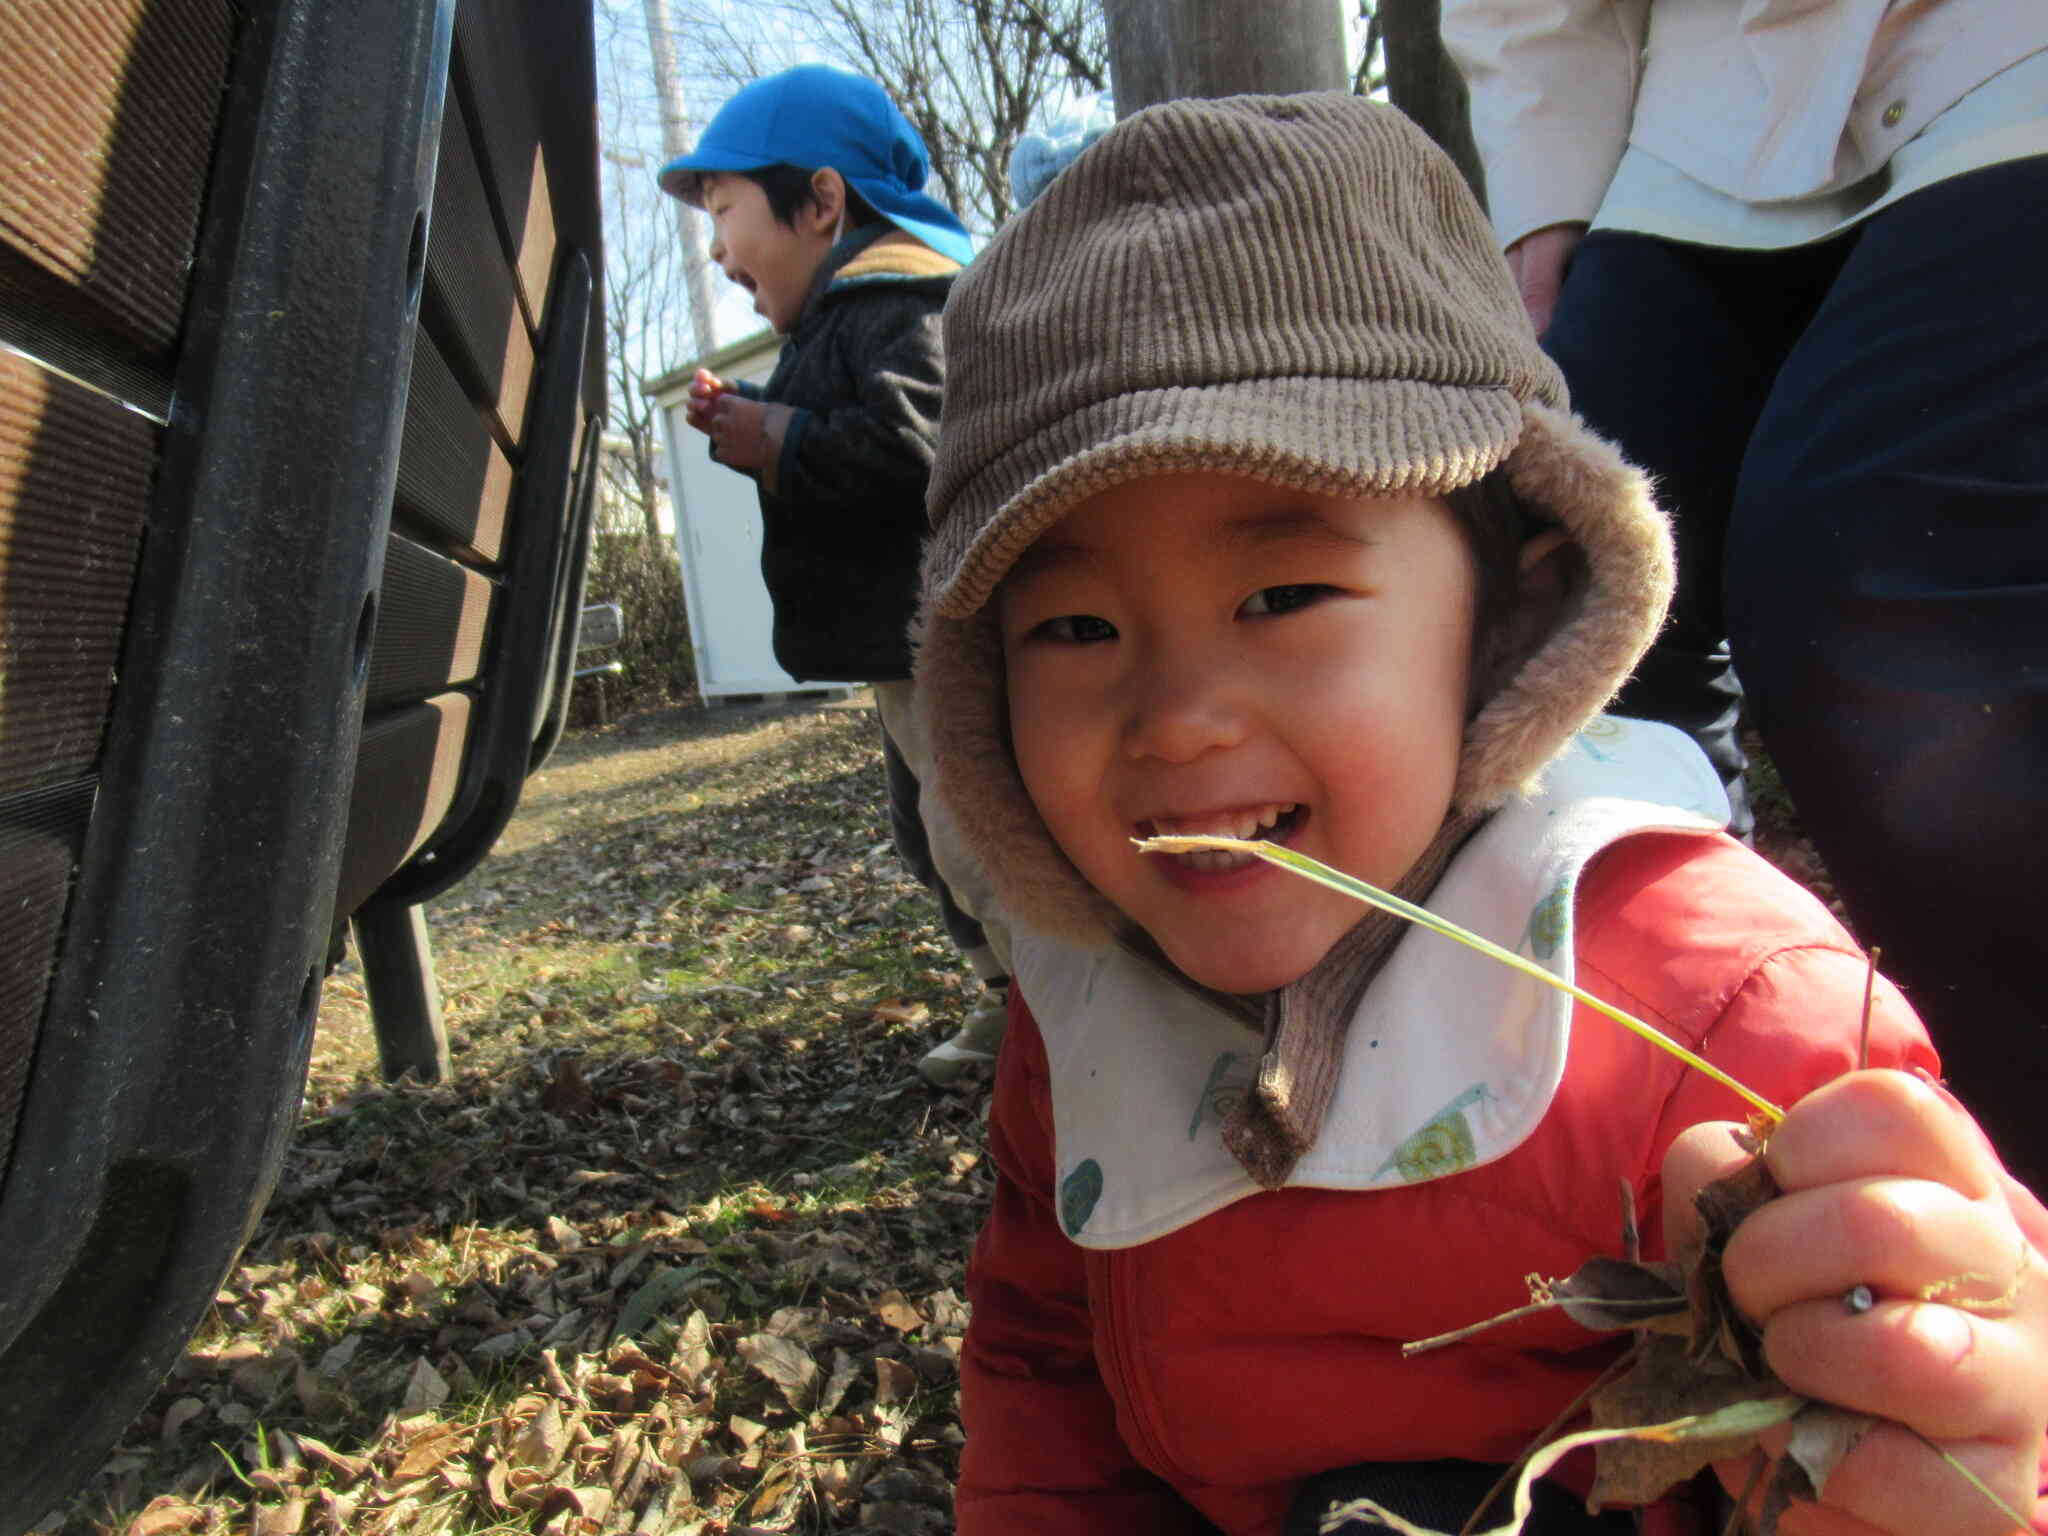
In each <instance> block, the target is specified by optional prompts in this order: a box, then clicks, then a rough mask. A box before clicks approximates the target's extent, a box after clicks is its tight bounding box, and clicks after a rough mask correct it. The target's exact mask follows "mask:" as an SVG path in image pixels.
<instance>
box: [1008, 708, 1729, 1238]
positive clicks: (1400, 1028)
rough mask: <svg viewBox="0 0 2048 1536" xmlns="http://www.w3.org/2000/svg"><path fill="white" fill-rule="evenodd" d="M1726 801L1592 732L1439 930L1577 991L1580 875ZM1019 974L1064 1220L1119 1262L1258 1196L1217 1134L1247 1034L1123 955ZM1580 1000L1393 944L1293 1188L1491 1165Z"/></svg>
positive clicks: (1643, 734) (1541, 1094)
mask: <svg viewBox="0 0 2048 1536" xmlns="http://www.w3.org/2000/svg"><path fill="white" fill-rule="evenodd" d="M1727 818H1728V802H1727V797H1726V795H1725V794H1724V792H1723V791H1722V788H1721V784H1720V781H1719V779H1718V778H1716V776H1715V774H1714V772H1713V769H1712V768H1711V767H1710V766H1709V765H1708V763H1707V761H1706V759H1705V758H1703V757H1702V756H1701V755H1700V753H1699V751H1698V749H1697V748H1696V747H1694V745H1693V744H1692V742H1691V741H1690V739H1689V738H1687V737H1686V736H1685V735H1683V734H1682V733H1681V732H1678V731H1675V730H1673V729H1671V728H1670V727H1668V726H1662V725H1655V724H1652V723H1649V722H1646V721H1639V720H1623V719H1619V718H1616V717H1613V716H1602V717H1601V718H1599V719H1596V720H1595V721H1594V722H1593V723H1592V724H1591V725H1589V726H1588V727H1587V728H1586V729H1585V730H1584V731H1582V732H1581V733H1580V734H1579V735H1578V736H1577V737H1576V738H1575V739H1574V741H1573V743H1572V745H1571V746H1570V747H1568V748H1567V749H1566V751H1565V753H1564V755H1563V756H1562V757H1560V758H1559V760H1558V761H1557V762H1556V763H1554V764H1553V765H1552V766H1551V768H1550V769H1549V770H1548V772H1547V774H1546V777H1545V782H1544V787H1543V790H1542V791H1541V793H1539V794H1537V795H1535V796H1533V797H1532V798H1529V799H1527V800H1522V801H1518V802H1514V803H1511V804H1509V805H1508V806H1506V807H1504V808H1502V809H1501V810H1500V811H1498V812H1496V813H1495V814H1494V816H1493V817H1492V818H1491V819H1490V820H1489V821H1488V822H1487V824H1486V825H1485V826H1484V827H1482V828H1481V829H1480V830H1479V831H1478V832H1477V833H1476V834H1474V836H1473V837H1472V838H1471V840H1470V841H1469V842H1467V843H1466V845H1465V846H1464V848H1462V849H1461V850H1460V851H1459V853H1458V855H1457V856H1456V858H1455V859H1453V860H1452V862H1451V865H1450V867H1449V869H1448V870H1446V871H1445V873H1444V877H1443V879H1442V880H1441V881H1439V882H1438V884H1437V887H1436V890H1435V891H1434V892H1432V893H1431V895H1430V899H1429V907H1430V909H1431V910H1432V911H1434V912H1436V913H1438V914H1440V915H1441V916H1443V917H1446V918H1449V919H1450V920H1451V921H1453V922H1455V923H1458V924H1459V925H1461V926H1462V927H1465V928H1468V929H1471V930H1472V931H1474V932H1476V933H1478V934H1481V935H1483V936H1484V937H1486V938H1489V939H1492V940H1493V941H1494V942H1495V943H1497V944H1500V945H1502V946H1504V947H1506V948H1509V949H1515V950H1518V951H1520V952H1521V953H1522V954H1525V955H1528V956H1530V957H1531V958H1533V959H1535V960H1536V961H1537V962H1538V963H1539V964H1541V965H1543V966H1544V967H1545V968H1546V969H1548V970H1550V971H1551V972H1552V973H1553V974H1555V975H1557V976H1558V977H1560V978H1562V979H1564V980H1567V981H1569V980H1571V979H1572V969H1573V966H1572V957H1573V935H1572V907H1573V897H1574V894H1575V892H1576V890H1577V885H1578V879H1579V875H1580V873H1581V872H1582V871H1583V870H1584V869H1585V867H1586V864H1587V862H1588V861H1589V860H1590V859H1592V857H1593V856H1594V855H1595V854H1597V853H1599V852H1600V851H1601V850H1602V849H1604V848H1607V847H1609V846H1610V845H1612V844H1613V843H1615V842H1617V841H1619V840H1620V839H1622V838H1625V837H1628V836H1631V835H1634V834H1636V833H1639V832H1649V831H1683V832H1701V833H1705V832H1712V831H1717V830H1719V829H1720V828H1721V827H1722V826H1724V825H1725V824H1726V822H1727ZM1012 961H1013V969H1014V971H1015V973H1016V976H1017V980H1018V984H1019V985H1020V986H1021V987H1022V988H1023V994H1024V996H1025V997H1026V998H1027V999H1029V1001H1030V1003H1031V1008H1032V1012H1033V1014H1034V1016H1035V1017H1036V1018H1037V1020H1038V1025H1039V1031H1040V1033H1041V1034H1042V1035H1043V1037H1044V1040H1045V1049H1046V1058H1047V1061H1048V1063H1049V1065H1050V1068H1051V1074H1052V1105H1053V1127H1054V1142H1055V1146H1054V1151H1055V1157H1056V1160H1057V1167H1058V1168H1059V1173H1060V1189H1059V1204H1060V1219H1061V1223H1062V1225H1063V1226H1064V1227H1065V1229H1066V1231H1067V1234H1068V1236H1070V1237H1072V1238H1073V1240H1074V1241H1075V1242H1077V1243H1079V1244H1080V1245H1081V1246H1083V1247H1086V1248H1101V1249H1113V1248H1126V1247H1130V1246H1132V1245H1134V1244H1137V1243H1143V1242H1149V1241H1150V1240H1152V1239H1153V1238H1156V1237H1162V1236H1164V1235H1165V1234H1167V1233H1169V1232H1172V1231H1175V1230H1177V1229H1178V1228H1180V1227H1183V1226H1186V1225H1187V1224H1189V1223H1190V1222H1193V1221H1196V1220H1198V1219H1199V1218H1201V1217H1203V1216H1206V1215H1208V1214H1209V1213H1210V1212H1212V1211H1216V1210H1220V1209H1222V1208H1223V1207H1224V1206H1226V1205H1229V1204H1231V1203H1233V1202H1234V1201H1237V1200H1241V1199H1243V1198H1244V1197H1245V1196H1247V1195H1250V1194H1255V1193H1257V1192H1258V1188H1259V1186H1258V1185H1257V1184H1255V1183H1254V1182H1253V1181H1252V1179H1251V1178H1250V1177H1249V1175H1247V1174H1246V1173H1245V1171H1244V1169H1243V1168H1242V1167H1241V1166H1240V1165H1239V1163H1238V1161H1237V1159H1236V1158H1234V1157H1233V1156H1232V1155H1231V1154H1230V1152H1229V1150H1228V1149H1227V1148H1226V1147H1225V1146H1224V1145H1223V1142H1222V1139H1221V1130H1222V1126H1223V1122H1224V1120H1225V1118H1226V1117H1227V1116H1228V1114H1229V1112H1230V1109H1231V1107H1232V1105H1233V1104H1234V1103H1235V1101H1236V1099H1237V1097H1238V1096H1240V1095H1242V1094H1243V1093H1244V1092H1245V1091H1246V1089H1247V1088H1248V1087H1249V1086H1250V1083H1251V1081H1252V1075H1253V1073H1254V1072H1255V1071H1256V1070H1257V1067H1258V1062H1259V1049H1260V1042H1259V1037H1258V1036H1257V1035H1256V1034H1255V1033H1253V1032H1252V1031H1250V1030H1248V1029H1247V1028H1246V1027H1245V1025H1244V1024H1243V1023H1242V1022H1241V1021H1240V1020H1238V1019H1235V1018H1232V1017H1230V1016H1229V1015H1228V1014H1226V1013H1224V1012H1223V1011H1222V1010H1221V1009H1220V1008H1218V1007H1217V1006H1216V1005H1215V1004H1213V1003H1211V1002H1208V1001H1206V1000H1204V999H1203V998H1201V997H1200V996H1198V995H1196V994H1195V993H1193V992H1191V991H1189V990H1188V989H1187V988H1184V987H1181V986H1178V985H1176V984H1175V983H1174V981H1173V980H1172V979H1171V978H1170V977H1167V976H1164V975H1161V974H1160V973H1159V972H1158V971H1157V970H1156V969H1155V968H1153V967H1152V966H1151V965H1149V964H1147V963H1146V962H1145V961H1143V960H1141V959H1139V958H1138V957H1137V956H1135V955H1131V954H1128V953H1125V952H1123V951H1121V950H1111V951H1099V952H1098V951H1087V950H1082V949H1079V948H1076V947H1073V946H1071V945H1067V944H1063V943H1059V942H1057V941H1047V940H1040V939H1036V938H1033V937H1032V936H1030V935H1028V934H1023V933H1019V934H1018V935H1017V936H1016V938H1015V939H1014V941H1013V944H1012ZM1571 1013H1572V1000H1571V999H1570V998H1569V997H1567V996H1566V995H1565V994H1564V993H1562V992H1559V991H1557V990H1556V989H1555V988H1553V987H1548V986H1545V985H1544V984H1542V983H1541V982H1538V981H1536V980H1535V979H1534V978H1532V977H1527V976H1523V975H1521V974H1519V973H1518V972H1515V971H1513V970H1510V969H1509V968H1508V967H1506V966H1504V965H1500V964H1498V963H1496V962H1495V961H1492V960H1488V959H1486V958H1485V957H1484V956H1481V955H1478V954H1475V953H1473V952H1472V951H1470V950H1468V949H1466V948H1464V947H1463V946H1461V945H1458V944H1455V943H1453V942H1452V941H1451V940H1449V939H1445V938H1442V937H1440V936H1439V935H1436V934H1432V933H1426V932H1416V933H1410V934H1407V935H1405V936H1404V937H1403V938H1402V940H1401V942H1400V943H1399V944H1398V945H1397V946H1396V947H1395V950H1394V952H1393V954H1392V955H1391V956H1390V957H1389V959H1388V960H1387V963H1386V965H1385V967H1384V969H1382V971H1381V972H1380V974H1379V976H1378V977H1377V978H1376V979H1375V980H1374V981H1373V983H1372V985H1371V986H1370V987H1369V988H1367V990H1366V993H1365V996H1364V997H1363V998H1362V999H1361V1000H1360V1003H1359V1006H1358V1009H1357V1011H1356V1013H1355V1014H1354V1015H1353V1022H1352V1025H1351V1029H1350V1032H1349V1034H1348V1036H1347V1038H1346V1043H1345V1052H1344V1062H1343V1067H1342V1070H1341V1073H1340V1075H1339V1078H1338V1083H1337V1090H1336V1095H1335V1097H1334V1099H1333V1100H1332V1102H1331V1105H1330V1108H1329V1112H1328V1115H1327V1116H1326V1118H1325V1119H1324V1122H1323V1128H1322V1131H1321V1134H1320V1135H1319V1136H1318V1137H1317V1139H1316V1143H1315V1145H1314V1146H1312V1147H1310V1148H1309V1150H1308V1152H1307V1153H1306V1154H1304V1155H1303V1157H1302V1158H1301V1160H1300V1161H1299V1162H1298V1163H1297V1164H1296V1165H1295V1167H1294V1170H1293V1172H1292V1173H1291V1174H1290V1175H1289V1176H1288V1178H1287V1181H1286V1182H1287V1184H1288V1185H1289V1186H1294V1187H1302V1188H1314V1189H1372V1188H1376V1187H1385V1186H1391V1185H1400V1184H1408V1183H1419V1182H1421V1181H1423V1180H1426V1179H1436V1178H1442V1177H1444V1176H1446V1175H1448V1174H1452V1173H1457V1172H1459V1171H1461V1170H1462V1169H1466V1168H1473V1167H1477V1166H1479V1165H1480V1164H1482V1163H1488V1162H1492V1161H1493V1160H1494V1159H1496V1158H1499V1157H1503V1156H1505V1155H1507V1154H1508V1153H1509V1152H1511V1151H1513V1150H1514V1149H1515V1148H1516V1147H1518V1146H1520V1145H1521V1144H1522V1142H1523V1141H1525V1140H1527V1139H1528V1137H1529V1136H1530V1134H1531V1133H1532V1132H1534V1130H1535V1129H1536V1126H1537V1124H1538V1123H1539V1122H1540V1121H1541V1120H1542V1118H1543V1116H1544V1114H1545V1112H1546V1111H1547V1110H1548V1109H1549V1107H1550V1102H1551V1099H1552V1098H1553V1097H1554V1096H1555V1094H1556V1092H1557V1085H1558V1082H1559V1080H1560V1079H1561V1077H1562V1076H1563V1072H1564V1062H1565V1052H1566V1048H1567V1046H1568V1045H1569V1043H1570V1035H1571Z"/></svg>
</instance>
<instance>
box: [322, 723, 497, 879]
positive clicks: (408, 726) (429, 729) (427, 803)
mask: <svg viewBox="0 0 2048 1536" xmlns="http://www.w3.org/2000/svg"><path fill="white" fill-rule="evenodd" d="M469 726H470V699H469V695H468V694H465V693H448V694H443V695H441V696H440V697H439V698H433V699H428V700H427V701H426V702H425V703H424V704H415V705H412V706H411V707H409V708H406V709H401V710H396V711H394V712H392V713H390V714H387V715H381V716H377V717H375V718H373V719H370V720H366V721H365V722H364V724H363V749H362V754H361V756H360V757H358V759H357V760H356V782H355V788H354V790H353V791H352V792H351V794H350V796H349V816H348V838H347V842H346V845H345V848H344V851H343V853H342V865H341V882H340V887H339V890H338V892H337V894H336V896H335V903H334V910H335V911H336V912H337V913H340V912H353V911H354V910H355V909H356V908H357V907H359V906H361V905H362V904H363V901H364V900H365V898H367V897H368V896H369V895H370V893H371V892H372V891H374V890H376V888H377V887H378V886H379V885H381V884H383V882H384V877H385V876H386V875H388V874H390V873H391V872H392V871H393V870H394V869H396V868H398V866H399V865H401V864H403V863H404V862H405V861H406V860H407V859H409V858H411V857H412V855H413V854H414V853H415V852H416V851H417V850H418V849H419V847H420V845H421V844H423V843H424V842H425V841H426V840H427V836H428V834H429V833H431V832H432V831H433V830H434V829H435V828H436V827H438V826H439V825H440V824H441V818H442V817H443V816H445V815H446V814H447V813H448V806H449V804H450V802H452V801H453V799H454V798H455V786H456V782H457V779H458V776H459V774H460V771H461V767H462V748H463V744H464V743H465V742H466V741H467V740H468V738H469Z"/></svg>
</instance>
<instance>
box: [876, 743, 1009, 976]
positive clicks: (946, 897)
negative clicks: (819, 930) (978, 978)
mask: <svg viewBox="0 0 2048 1536" xmlns="http://www.w3.org/2000/svg"><path fill="white" fill-rule="evenodd" d="M882 766H883V769H884V770H885V771H886V773H887V776H888V784H889V835H890V837H891V838H893V839H894V841H895V843H896V856H897V857H898V858H900V859H901V860H902V861H903V867H904V868H905V869H907V870H909V871H910V872H911V873H912V874H913V875H915V876H917V878H918V879H919V880H920V881H921V882H923V885H924V888H925V889H926V890H928V891H930V892H931V893H932V899H933V900H934V901H936V902H937V903H938V904H939V917H940V920H941V921H943V922H944V923H945V925H946V933H947V936H948V937H950V938H951V939H952V941H953V946H954V948H956V949H958V950H959V951H960V953H961V954H963V955H968V954H972V953H973V952H974V951H975V950H977V949H982V948H984V947H986V946H987V944H988V936H987V935H986V934H985V933H983V932H982V928H981V924H980V923H979V922H977V921H976V920H975V918H974V917H973V916H972V915H971V914H970V913H967V912H963V911H961V910H960V906H959V904H958V903H957V902H955V901H954V900H953V891H952V888H951V887H950V886H948V885H947V884H946V882H945V880H944V879H942V878H941V877H940V875H939V866H938V865H937V864H936V863H935V862H934V861H933V859H932V845H931V839H930V838H929V837H928V836H927V835H926V834H925V829H924V818H923V817H922V816H920V815H918V813H917V794H918V789H917V775H916V774H914V773H912V772H911V771H910V764H909V763H908V762H906V761H905V760H904V757H903V753H902V752H901V751H900V750H898V748H897V746H896V741H895V738H893V737H892V736H890V734H889V732H888V730H887V729H886V728H885V729H884V730H883V731H882Z"/></svg>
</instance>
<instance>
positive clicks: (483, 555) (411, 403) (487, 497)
mask: <svg viewBox="0 0 2048 1536" xmlns="http://www.w3.org/2000/svg"><path fill="white" fill-rule="evenodd" d="M511 495H512V461H511V460H509V459H507V458H506V457H505V451H504V449H502V448H500V447H499V446H498V445H497V443H496V442H495V441H494V440H493V439H492V437H491V432H490V428H488V427H487V426H485V425H484V418H483V413H482V412H481V411H480V410H479V408H478V407H477V404H476V402H475V401H473V400H471V399H470V398H469V396H468V395H466V394H464V393H463V390H462V385H461V384H460V383H458V382H457V381H456V378H455V375H454V373H453V372H452V371H451V370H450V369H449V367H448V362H447V360H446V359H445V358H443V357H442V356H441V352H440V349H439V348H438V347H437V346H435V344H434V339H433V338H432V337H431V336H428V335H425V334H424V333H422V334H421V335H420V336H419V337H418V338H417V339H416V340H415V341H414V343H413V349H412V387H411V389H410V390H409V391H408V392H407V394H406V399H405V435H404V439H403V441H402V442H401V444H400V446H399V450H398V493H397V497H396V510H397V512H398V515H399V516H400V517H401V518H403V519H405V520H406V521H408V522H409V523H411V524H412V525H413V527H414V531H416V532H419V533H421V534H422V535H423V536H425V537H426V538H428V539H429V541H430V542H433V543H439V544H445V545H447V546H449V547H451V548H452V549H453V550H455V551H456V552H457V553H462V554H469V555H473V556H475V557H476V558H478V559H480V560H482V561H484V562H485V563H487V564H495V563H496V562H497V560H498V558H499V557H500V555H502V554H503V552H504V548H505V507H506V503H507V502H508V501H509V500H510V498H511Z"/></svg>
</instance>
